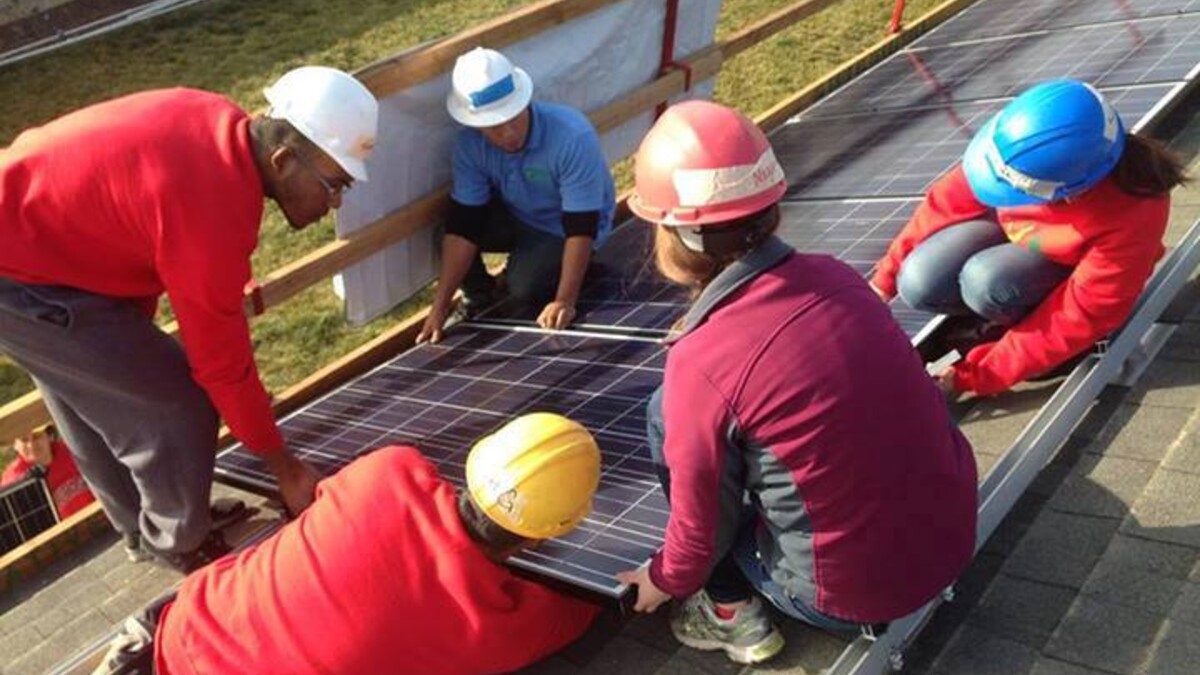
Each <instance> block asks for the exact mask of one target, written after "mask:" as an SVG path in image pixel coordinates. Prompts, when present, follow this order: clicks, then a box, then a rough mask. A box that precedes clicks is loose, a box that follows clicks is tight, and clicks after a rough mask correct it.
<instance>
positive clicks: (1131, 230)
mask: <svg viewBox="0 0 1200 675" xmlns="http://www.w3.org/2000/svg"><path fill="white" fill-rule="evenodd" d="M1170 210H1171V201H1170V197H1169V196H1168V195H1163V196H1160V197H1137V196H1134V195H1131V194H1128V193H1126V192H1124V191H1122V190H1121V189H1120V188H1119V187H1117V185H1116V183H1114V182H1113V181H1112V180H1111V179H1107V180H1104V181H1101V182H1100V183H1099V184H1098V185H1096V186H1095V187H1094V188H1092V189H1091V190H1088V191H1087V192H1085V193H1083V194H1082V195H1081V196H1079V197H1078V198H1076V199H1073V200H1071V201H1069V202H1061V203H1056V204H1046V205H1039V206H1022V207H1015V208H1005V209H999V210H997V211H996V217H997V218H998V220H999V221H1000V225H1001V227H1003V228H1004V231H1005V232H1006V233H1007V234H1008V238H1009V240H1010V241H1012V242H1013V243H1014V244H1017V245H1019V246H1023V247H1025V248H1027V249H1029V250H1032V251H1037V252H1039V253H1041V254H1042V255H1044V256H1046V257H1047V258H1049V259H1050V260H1053V261H1054V262H1056V263H1059V264H1061V265H1068V266H1071V267H1074V268H1075V269H1074V271H1073V272H1072V273H1071V276H1070V277H1069V278H1068V279H1067V281H1066V282H1064V283H1063V284H1062V285H1060V286H1059V287H1058V288H1056V289H1055V290H1054V291H1053V292H1052V293H1051V294H1050V295H1049V296H1047V297H1046V299H1045V300H1044V301H1042V304H1041V305H1039V306H1038V307H1037V308H1036V309H1034V311H1032V312H1030V313H1029V315H1028V316H1026V317H1025V318H1024V319H1022V320H1021V321H1020V322H1018V323H1017V324H1016V325H1014V326H1013V327H1011V328H1010V329H1009V330H1008V331H1007V332H1005V334H1004V336H1003V337H1001V338H1000V340H999V341H997V342H992V343H988V344H983V345H979V346H977V347H975V348H974V349H972V350H971V351H970V353H968V354H967V355H966V358H964V359H963V360H962V361H960V362H959V363H958V365H956V366H955V368H954V375H955V386H956V387H957V388H958V389H959V390H960V391H974V392H977V393H979V394H994V393H998V392H1001V391H1004V390H1006V389H1008V388H1010V387H1012V386H1013V385H1014V384H1016V383H1017V382H1020V381H1021V380H1024V379H1026V378H1028V377H1031V376H1033V375H1037V374H1038V373H1042V372H1045V371H1047V370H1049V369H1051V368H1053V367H1054V366H1056V365H1058V364H1060V363H1062V362H1063V361H1066V360H1067V359H1069V358H1071V357H1072V356H1074V355H1076V354H1078V353H1080V352H1081V351H1083V350H1084V349H1087V348H1088V347H1089V346H1091V345H1092V344H1093V343H1095V342H1096V340H1099V339H1101V338H1103V337H1105V336H1106V335H1108V334H1109V333H1111V332H1112V331H1113V330H1114V329H1116V328H1117V327H1119V326H1120V325H1121V323H1122V322H1123V321H1125V319H1126V318H1127V317H1128V316H1129V313H1130V311H1132V309H1133V305H1134V303H1135V302H1136V301H1137V298H1138V295H1139V294H1141V292H1142V288H1143V287H1144V286H1145V285H1146V280H1147V279H1149V278H1150V275H1151V273H1153V272H1154V263H1155V261H1157V260H1158V259H1159V257H1161V256H1162V254H1163V244H1162V240H1163V234H1164V233H1165V232H1166V228H1167V218H1168V216H1169V215H1170ZM988 212H989V209H988V207H987V206H984V205H983V204H981V203H980V202H979V201H978V200H977V199H976V198H975V195H974V193H972V192H971V187H970V185H968V183H967V178H966V175H964V174H963V171H962V167H961V165H960V166H956V167H955V168H954V169H953V170H951V171H950V173H948V174H946V175H945V176H943V177H942V178H941V179H939V180H938V181H937V182H936V183H934V184H933V186H932V187H930V188H929V191H928V193H927V194H926V195H925V200H924V201H923V202H922V203H921V205H920V206H918V207H917V210H916V212H915V213H914V214H913V217H912V219H911V220H909V222H908V225H906V226H905V227H904V230H903V231H901V232H900V234H899V235H898V236H897V237H896V239H895V240H894V241H893V242H892V244H891V246H890V247H889V248H888V251H887V254H886V255H885V256H884V258H883V259H882V260H880V261H879V265H878V267H877V269H876V271H875V276H874V279H873V280H872V281H873V282H874V284H875V286H876V287H878V288H879V289H880V290H882V291H883V292H885V293H887V294H888V295H895V293H896V276H897V274H899V272H900V266H901V264H902V263H903V262H904V259H905V258H906V257H907V256H908V254H909V253H911V252H912V250H913V249H914V248H916V246H917V245H918V244H920V243H921V242H922V241H924V240H925V239H926V238H927V237H929V236H930V235H932V234H934V233H935V232H938V231H940V230H943V229H945V228H947V227H950V226H951V225H954V224H955V223H961V222H964V221H967V220H972V219H975V218H979V217H981V216H984V215H985V214H987V213H988Z"/></svg>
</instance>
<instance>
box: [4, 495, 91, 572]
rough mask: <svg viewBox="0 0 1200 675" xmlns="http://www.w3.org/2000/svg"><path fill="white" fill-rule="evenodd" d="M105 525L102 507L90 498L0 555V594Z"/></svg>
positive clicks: (77, 546) (74, 547)
mask: <svg viewBox="0 0 1200 675" xmlns="http://www.w3.org/2000/svg"><path fill="white" fill-rule="evenodd" d="M108 528H109V526H108V519H106V518H105V517H104V511H102V510H101V509H100V505H99V504H98V503H96V502H92V503H91V504H88V505H87V506H85V507H83V508H82V509H80V510H79V511H76V512H75V513H73V514H71V516H70V517H68V518H67V519H66V520H63V521H62V522H60V523H57V524H55V525H54V526H53V527H51V528H50V529H48V530H46V531H45V532H42V533H40V534H38V535H37V536H36V537H34V538H33V539H30V540H29V541H27V542H25V543H24V544H21V545H20V546H18V547H17V548H14V549H13V550H11V551H9V552H8V553H5V554H4V555H3V556H0V594H4V593H7V592H8V591H9V590H10V589H12V588H14V587H16V585H17V584H19V583H21V580H22V579H26V578H28V577H29V576H30V575H32V574H35V573H37V572H38V571H40V570H42V569H44V568H45V567H46V565H48V564H50V563H51V562H53V561H54V560H56V559H57V558H59V557H61V556H63V555H65V554H67V553H69V552H70V551H73V550H75V549H77V548H79V547H80V546H82V545H83V544H84V543H85V542H87V541H88V540H90V539H91V538H92V537H94V536H96V535H97V534H98V533H100V532H105V531H107V530H108Z"/></svg>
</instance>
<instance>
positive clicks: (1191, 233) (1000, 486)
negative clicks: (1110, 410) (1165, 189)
mask: <svg viewBox="0 0 1200 675" xmlns="http://www.w3.org/2000/svg"><path fill="white" fill-rule="evenodd" d="M1198 267H1200V220H1197V221H1196V222H1195V223H1193V224H1192V226H1191V228H1190V229H1189V230H1188V232H1187V234H1185V235H1184V237H1183V239H1182V240H1180V242H1179V244H1178V245H1177V246H1175V247H1174V248H1173V249H1171V253H1170V255H1169V256H1167V259H1166V260H1165V261H1163V263H1162V264H1161V265H1159V267H1158V269H1157V270H1156V271H1155V273H1154V276H1152V277H1151V278H1150V282H1149V284H1148V285H1147V287H1146V290H1145V291H1143V293H1142V296H1141V298H1140V299H1139V300H1138V304H1137V306H1136V307H1135V308H1134V310H1133V314H1132V315H1131V316H1130V318H1129V320H1128V321H1126V322H1125V325H1124V326H1122V327H1121V329H1120V330H1119V331H1118V332H1117V333H1116V334H1115V336H1114V337H1113V339H1112V340H1111V341H1110V342H1109V345H1108V349H1107V351H1105V352H1104V353H1103V354H1092V355H1090V356H1088V357H1087V358H1086V359H1084V360H1083V362H1081V363H1080V364H1079V365H1078V366H1077V367H1076V368H1075V370H1074V371H1072V372H1071V375H1070V376H1069V377H1067V379H1066V381H1064V382H1063V383H1062V384H1061V385H1059V387H1058V389H1056V390H1055V392H1054V395H1053V396H1051V397H1050V400H1049V401H1047V402H1046V404H1045V405H1044V406H1042V409H1041V410H1040V411H1038V414H1037V416H1036V417H1034V418H1033V420H1031V421H1030V422H1029V424H1028V425H1026V426H1025V428H1024V429H1023V430H1022V431H1021V433H1020V434H1019V435H1018V436H1017V439H1016V441H1014V442H1013V444H1012V445H1011V446H1010V447H1009V449H1008V450H1007V451H1005V453H1004V455H1003V456H1001V458H1000V460H999V461H998V462H997V463H996V465H995V466H994V467H993V468H992V470H991V471H990V472H989V473H988V475H987V477H986V478H985V479H984V480H983V483H982V484H980V486H979V525H978V529H977V531H976V537H975V550H976V552H978V551H979V549H980V548H982V547H983V544H984V542H986V541H987V539H988V537H990V536H991V534H992V532H993V531H994V530H995V529H996V527H997V526H998V525H999V524H1000V521H1001V520H1003V519H1004V516H1005V515H1007V514H1008V512H1009V511H1010V510H1011V509H1012V507H1013V504H1015V503H1016V501H1017V499H1018V498H1020V496H1021V495H1022V494H1023V493H1024V492H1025V489H1026V488H1028V487H1029V484H1030V483H1031V482H1033V479H1034V478H1035V477H1036V476H1037V474H1038V472H1039V471H1041V470H1042V467H1043V466H1045V465H1046V463H1047V462H1049V461H1050V459H1051V458H1053V457H1054V454H1055V453H1056V452H1057V451H1058V449H1059V447H1061V446H1062V444H1063V442H1065V441H1066V440H1067V437H1068V436H1069V435H1070V434H1071V431H1073V430H1074V429H1075V425H1076V424H1078V423H1079V421H1080V420H1081V419H1083V416H1084V415H1085V414H1086V413H1087V411H1088V409H1089V408H1091V406H1092V404H1093V403H1094V402H1095V400H1096V397H1098V396H1099V395H1100V392H1101V391H1103V390H1104V388H1105V387H1107V386H1108V385H1110V384H1113V383H1114V382H1117V381H1118V380H1120V381H1121V382H1122V383H1127V380H1128V378H1127V377H1123V375H1125V376H1127V375H1128V373H1127V372H1126V364H1127V362H1128V361H1130V358H1131V357H1134V358H1135V360H1138V361H1139V362H1143V363H1144V361H1145V360H1146V358H1145V356H1144V355H1145V354H1153V353H1156V352H1157V351H1158V348H1160V347H1161V346H1162V343H1163V342H1164V340H1163V339H1162V335H1163V334H1164V331H1165V333H1166V334H1169V332H1170V328H1169V327H1165V326H1162V325H1161V324H1158V323H1157V321H1158V318H1159V317H1160V316H1162V313H1163V311H1164V310H1166V308H1167V306H1168V305H1169V304H1170V303H1171V300H1173V299H1174V298H1175V296H1176V295H1177V294H1178V293H1179V291H1180V289H1182V288H1183V286H1184V284H1186V283H1187V282H1188V279H1189V277H1190V276H1191V275H1192V273H1193V272H1194V271H1195V270H1196V269H1197V268H1198ZM1139 372H1140V370H1139ZM942 601H943V598H940V597H939V598H936V599H934V600H932V601H930V602H929V604H927V605H925V606H924V607H922V608H921V609H919V610H917V611H916V612H914V613H912V614H910V615H908V616H906V617H904V618H902V619H899V620H897V621H894V622H892V624H891V626H889V627H888V630H887V631H886V632H885V633H883V634H881V635H880V636H878V637H877V638H876V639H874V640H871V639H868V638H865V637H860V638H857V639H855V640H854V642H852V643H851V644H850V645H849V646H848V647H847V648H846V649H845V651H843V652H842V655H841V656H840V657H839V658H838V660H837V661H836V662H834V664H833V666H831V667H830V669H829V671H828V673H827V675H881V674H882V673H885V672H887V670H888V669H892V670H899V669H900V668H901V667H903V663H904V662H903V654H904V649H905V648H907V647H908V645H909V643H910V642H911V641H912V640H913V639H915V638H916V636H917V635H918V634H919V633H920V631H921V629H922V628H924V626H925V623H926V622H927V621H928V620H929V619H930V617H932V615H933V611H934V610H935V609H937V607H938V605H939V604H941V603H942Z"/></svg>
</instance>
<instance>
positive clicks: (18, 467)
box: [0, 456, 33, 486]
mask: <svg viewBox="0 0 1200 675" xmlns="http://www.w3.org/2000/svg"><path fill="white" fill-rule="evenodd" d="M31 466H33V465H32V464H30V463H29V462H26V461H25V459H24V458H22V457H20V456H18V457H14V458H13V461H11V462H9V463H8V466H6V467H4V473H3V474H0V486H4V485H12V484H13V483H15V482H17V481H19V480H21V479H22V478H24V477H25V475H26V474H28V473H29V468H30V467H31Z"/></svg>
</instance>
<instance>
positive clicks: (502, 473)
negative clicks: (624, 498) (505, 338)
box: [95, 413, 600, 675]
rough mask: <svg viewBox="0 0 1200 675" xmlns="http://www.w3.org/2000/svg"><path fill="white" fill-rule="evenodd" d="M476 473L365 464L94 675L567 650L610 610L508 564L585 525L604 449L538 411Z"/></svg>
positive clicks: (398, 459) (322, 667) (520, 660)
mask: <svg viewBox="0 0 1200 675" xmlns="http://www.w3.org/2000/svg"><path fill="white" fill-rule="evenodd" d="M466 465H467V466H466V483H467V485H466V489H465V490H459V489H456V488H455V487H454V485H453V484H451V483H450V482H449V481H447V480H446V479H445V478H443V477H442V476H440V475H438V471H437V469H436V468H435V467H434V466H433V464H432V463H430V461H429V460H427V459H426V458H425V457H423V456H422V455H421V453H420V452H418V451H417V450H416V449H414V448H408V447H397V446H392V447H387V448H383V449H380V450H376V451H374V452H372V453H370V454H368V455H366V456H363V457H360V458H359V459H357V460H355V461H354V462H353V463H351V464H350V465H349V466H347V467H345V468H344V469H342V470H341V471H339V472H338V473H337V474H335V475H333V476H331V477H330V478H327V479H325V480H323V481H321V483H320V485H319V486H318V488H317V498H316V501H314V502H313V505H312V506H311V507H309V508H308V510H307V511H305V512H304V513H303V514H301V515H300V516H299V517H298V518H297V519H295V520H293V521H291V522H290V523H288V524H286V525H284V526H283V528H282V529H280V530H279V531H278V532H276V533H275V534H274V535H272V536H271V537H269V538H267V539H265V540H263V541H262V542H261V543H259V544H257V545H255V546H253V547H252V548H249V549H247V550H245V551H242V552H241V553H239V554H238V555H237V556H228V557H225V558H223V559H221V560H218V561H217V562H215V563H213V564H212V565H209V566H208V567H205V568H204V569H202V570H200V571H198V572H196V573H194V574H192V575H191V576H190V577H188V578H187V579H185V580H184V582H183V584H182V585H181V586H180V587H179V591H178V592H177V593H176V594H174V596H172V597H169V598H164V599H162V600H160V601H158V602H156V603H154V604H153V605H152V606H151V607H150V608H148V609H147V610H146V611H145V612H142V613H140V614H139V615H136V616H134V617H131V618H130V619H128V620H127V621H126V622H125V624H124V628H123V630H122V632H121V634H119V635H118V636H117V637H116V639H114V640H113V642H112V643H111V644H110V649H109V651H108V653H107V654H106V656H105V659H104V663H103V664H102V665H101V666H100V667H99V668H98V669H97V670H96V671H95V672H96V674H97V675H148V674H149V673H155V674H156V675H199V674H200V673H254V674H255V675H272V674H274V673H279V674H280V675H318V674H320V675H334V674H337V673H347V674H354V675H358V674H361V673H420V674H421V675H482V674H483V673H506V672H511V671H513V670H516V669H518V668H521V667H523V666H526V665H528V664H529V663H531V662H533V661H535V660H537V659H540V658H542V657H544V656H546V655H547V654H549V653H551V652H553V651H556V650H558V649H560V648H562V647H563V646H565V645H566V644H567V643H569V642H571V641H572V640H574V639H576V638H578V637H579V636H580V635H581V634H582V633H583V632H584V630H586V629H587V627H588V626H589V625H590V624H591V622H592V620H593V619H594V618H595V617H596V615H597V613H598V610H597V607H595V606H594V605H592V604H589V603H587V602H583V601H581V600H577V599H574V598H570V597H567V596H565V595H562V594H560V593H557V592H555V591H552V590H550V589H549V588H546V587H544V586H541V585H539V584H537V583H535V582H532V581H529V580H526V579H523V578H521V577H518V576H515V575H514V574H513V573H512V572H510V571H509V570H508V569H507V568H506V567H505V566H504V565H503V564H502V561H503V560H505V559H506V558H507V557H509V556H510V555H512V554H514V553H516V552H517V551H519V550H521V549H522V548H525V547H528V546H532V545H536V543H537V542H538V541H541V540H543V539H549V538H551V537H557V536H561V535H564V534H566V533H567V532H569V531H570V530H572V529H573V528H574V527H575V526H576V525H577V524H578V523H579V522H580V521H581V520H583V518H584V517H585V516H587V514H588V512H589V511H590V510H591V503H592V495H593V494H594V493H595V491H596V486H597V484H598V482H599V478H600V450H599V448H598V447H597V446H596V441H595V439H593V438H592V436H591V434H589V433H588V432H587V430H586V429H584V428H583V427H582V426H580V425H579V424H576V423H575V422H572V421H571V420H568V419H566V418H564V417H561V416H559V415H554V414H551V413H532V414H529V415H524V416H522V417H519V418H517V419H515V420H513V421H512V422H510V423H508V424H507V425H505V426H504V427H502V428H501V429H500V430H498V431H496V432H495V433H493V434H491V435H490V436H487V437H485V438H483V439H481V440H480V441H479V442H478V443H476V444H475V447H474V448H472V450H471V452H470V453H469V454H468V456H467V458H466Z"/></svg>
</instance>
